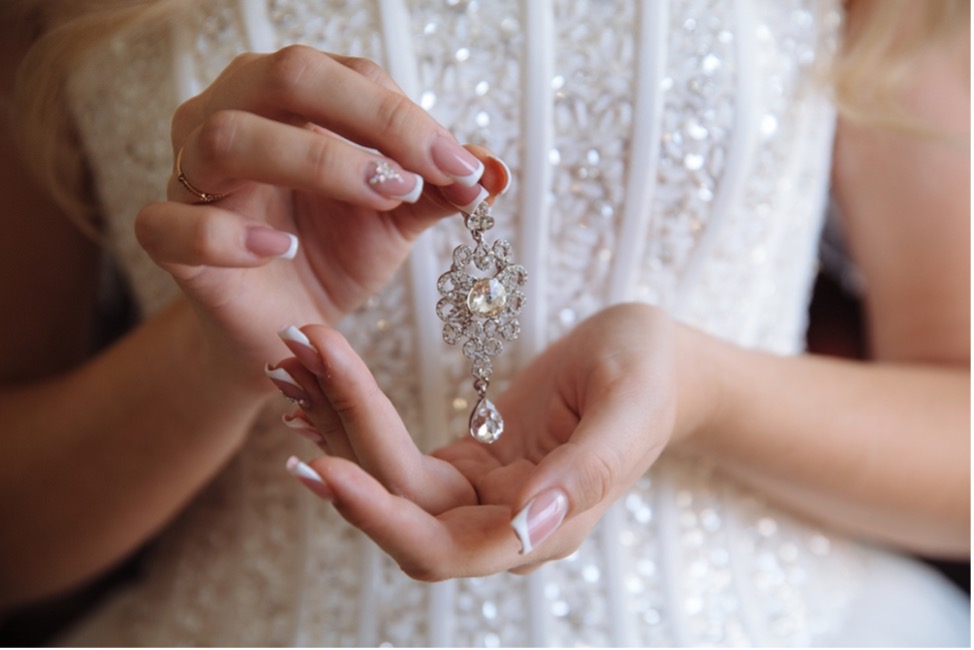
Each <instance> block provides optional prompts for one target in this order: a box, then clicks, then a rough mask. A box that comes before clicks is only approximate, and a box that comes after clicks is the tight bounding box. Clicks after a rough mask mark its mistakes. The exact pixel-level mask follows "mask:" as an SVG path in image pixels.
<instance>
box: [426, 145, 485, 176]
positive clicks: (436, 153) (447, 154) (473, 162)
mask: <svg viewBox="0 0 974 650" xmlns="http://www.w3.org/2000/svg"><path fill="white" fill-rule="evenodd" d="M430 153H431V155H432V156H433V162H434V163H435V164H436V166H437V167H439V168H440V171H441V172H443V173H444V174H446V175H447V176H449V177H450V178H452V179H453V180H455V181H456V182H458V183H460V184H461V185H463V186H465V187H473V186H474V185H476V183H477V181H479V180H480V177H481V176H483V174H484V163H482V162H480V160H478V159H477V157H476V156H474V155H473V154H472V153H470V152H469V151H467V150H466V149H464V148H463V147H461V146H460V145H459V144H457V143H456V141H455V140H452V139H450V138H447V137H446V136H440V137H438V138H437V139H436V140H435V141H434V142H433V147H432V148H431V150H430Z"/></svg>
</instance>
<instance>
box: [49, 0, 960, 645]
mask: <svg viewBox="0 0 974 650" xmlns="http://www.w3.org/2000/svg"><path fill="white" fill-rule="evenodd" d="M187 7H189V8H187V9H184V10H182V11H181V13H179V14H177V17H176V20H175V21H174V24H172V25H168V24H166V25H161V24H160V25H154V26H151V27H149V28H148V29H146V30H144V31H140V32H138V33H132V34H122V35H120V36H119V37H118V38H116V39H115V40H114V41H113V42H112V43H111V44H110V45H108V46H106V47H104V48H101V49H100V50H99V51H98V52H97V53H96V54H95V55H94V56H93V58H92V59H90V60H89V61H88V63H87V64H86V65H85V66H84V67H83V69H82V70H81V71H80V72H79V73H78V74H77V75H76V77H75V78H74V80H73V84H72V88H71V91H72V103H73V109H74V111H75V113H76V116H77V120H78V124H79V126H80V131H81V134H82V138H83V141H84V143H85V145H86V147H87V150H88V153H89V156H90V159H91V162H92V169H93V174H94V178H95V180H96V182H97V185H98V187H99V188H100V192H101V199H102V201H103V204H104V207H105V212H106V215H107V217H108V230H109V234H110V236H111V240H112V242H113V243H114V246H115V252H116V253H117V256H118V259H119V260H120V261H121V264H122V266H123V268H124V270H125V272H126V275H127V277H128V280H129V282H130V283H131V285H132V287H133V289H134V291H135V293H136V295H137V297H138V299H139V303H140V305H141V307H142V310H143V313H145V314H151V313H153V312H154V311H155V310H157V309H159V308H160V307H161V306H162V305H163V304H165V303H166V302H167V301H168V300H170V299H172V298H173V296H174V295H176V292H177V290H176V289H175V287H174V285H173V283H172V281H171V279H170V278H169V277H168V276H167V275H166V274H165V273H163V272H161V271H160V270H159V269H158V268H157V267H156V266H154V265H153V264H152V263H151V262H150V261H149V260H148V258H147V257H146V255H145V254H144V253H143V252H142V250H141V249H140V248H139V246H138V245H137V243H136V242H135V239H134V235H133V229H132V220H133V218H134V215H135V214H136V213H137V212H138V210H139V208H140V206H141V205H143V204H144V203H146V202H148V201H150V200H155V199H159V198H161V197H163V196H164V188H165V184H166V181H167V178H168V176H169V174H170V171H171V166H172V151H171V149H170V144H169V139H168V137H169V120H170V117H171V115H172V112H173V110H174V109H175V107H176V106H177V105H178V104H179V103H180V102H181V101H183V100H185V99H186V98H187V97H189V96H191V95H193V94H195V93H197V92H199V91H200V90H201V89H202V88H204V87H205V86H206V85H207V84H208V83H209V82H210V81H211V80H212V79H213V78H214V77H215V76H216V75H217V74H218V73H219V72H220V70H221V69H222V68H223V67H224V66H225V65H226V64H227V63H228V62H229V60H230V59H231V58H232V57H233V56H234V55H236V54H238V53H240V52H242V51H245V50H256V51H272V50H275V49H277V48H280V47H282V46H284V45H286V44H289V43H294V42H302V43H307V44H310V45H313V46H315V47H317V48H320V49H322V50H325V51H331V52H338V53H344V54H350V55H357V56H364V57H368V58H370V59H373V60H375V61H376V62H378V63H379V64H381V65H382V66H383V67H385V68H386V69H387V70H389V71H390V72H391V74H392V75H393V76H394V77H395V78H396V79H397V81H398V82H399V83H400V85H401V86H402V87H403V89H404V90H405V91H406V92H407V93H408V94H409V95H411V96H412V97H413V98H414V99H415V100H416V101H417V102H419V103H420V104H421V105H422V106H423V107H424V108H426V109H428V110H429V111H430V112H431V113H432V114H433V115H434V116H435V117H436V118H437V119H439V120H440V121H441V122H442V123H443V124H445V125H446V126H447V127H448V128H450V129H451V130H452V131H453V132H454V133H455V134H456V135H457V137H458V139H459V140H460V141H461V142H475V143H483V144H486V145H488V146H490V147H491V148H492V149H493V150H494V151H496V152H498V153H499V155H500V156H501V157H503V159H504V160H505V161H506V162H507V163H508V164H509V165H510V167H511V169H512V170H513V173H514V185H513V188H512V190H511V191H510V193H509V194H507V195H506V196H504V197H502V198H501V199H500V200H499V201H498V202H497V205H496V209H495V211H494V212H495V215H496V216H497V221H498V224H497V227H496V228H495V231H494V232H495V233H496V235H497V236H499V237H506V238H508V239H510V240H511V241H512V242H513V245H514V248H515V255H516V258H517V259H518V260H519V261H520V263H522V264H524V265H525V266H526V267H527V268H528V270H529V272H530V274H531V280H530V282H529V284H528V286H527V293H528V296H527V298H528V306H527V308H526V311H525V313H524V314H523V316H522V319H521V322H522V327H523V332H522V336H521V340H520V341H519V342H518V344H517V345H516V346H513V349H512V350H510V351H508V352H507V353H505V354H504V355H502V356H501V357H500V358H499V360H498V364H499V367H498V369H497V372H496V373H495V386H497V388H502V384H503V379H504V377H509V376H510V375H511V373H513V372H514V371H515V370H516V369H517V368H518V367H521V366H523V365H524V363H525V361H526V360H527V359H529V358H530V357H531V356H532V355H534V354H536V353H537V352H538V351H540V350H541V349H543V348H544V346H545V345H546V344H547V343H548V342H550V341H551V340H553V339H554V338H555V337H557V336H559V335H560V334H562V333H563V332H566V331H567V330H569V329H570V328H571V327H572V326H573V325H575V324H576V323H578V322H579V321H580V320H581V319H583V318H585V317H587V316H588V315H590V314H592V313H594V312H596V311H598V310H600V309H602V308H604V307H605V306H607V305H610V304H613V303H616V302H620V301H631V300H639V301H648V302H652V303H655V304H659V305H662V306H664V307H665V308H666V309H667V310H669V312H670V313H672V314H673V315H674V316H675V317H677V318H679V319H681V320H683V321H685V322H688V323H691V324H693V325H695V326H697V327H699V328H702V329H704V330H706V331H708V332H710V333H711V334H713V335H716V336H720V337H724V338H726V339H729V340H732V341H734V342H736V343H738V344H740V345H743V346H751V347H755V348H760V349H764V350H768V351H771V352H775V353H779V354H784V355H790V354H798V353H800V352H801V351H802V346H803V334H804V328H805V325H806V307H807V301H808V297H809V289H810V284H811V281H812V279H813V275H814V271H815V265H816V262H815V253H816V243H817V238H818V234H819V230H820V226H821V221H822V215H823V205H824V200H825V196H826V193H827V183H828V177H829V166H830V151H831V138H832V130H833V124H834V112H833V109H832V107H831V105H830V103H829V101H828V97H827V92H826V91H825V90H824V82H823V76H824V70H825V69H826V67H827V65H828V62H829V60H830V57H831V55H832V54H833V52H834V50H835V48H836V43H837V38H838V34H839V31H840V28H841V18H842V16H841V7H840V6H839V2H838V1H837V0H827V1H815V0H642V1H641V2H640V1H638V0H632V1H626V2H608V1H606V2H600V1H597V0H587V1H586V0H531V1H528V0H523V1H518V0H482V1H480V2H476V1H474V0H439V1H437V2H424V1H422V0H362V1H359V2H345V1H343V0H321V1H313V0H206V1H204V2H198V3H187ZM323 92H326V89H323ZM492 234H493V233H492ZM466 237H467V235H466V232H465V231H464V229H463V226H462V223H461V220H460V219H459V218H455V219H448V220H445V221H444V222H443V223H441V224H440V225H439V226H438V227H436V228H435V229H434V230H433V231H431V232H429V233H427V235H424V237H423V238H422V239H421V240H420V241H419V242H418V243H417V245H416V251H415V253H416V254H414V255H413V256H412V257H411V258H410V260H409V261H408V262H407V263H406V264H405V265H404V267H403V268H402V270H401V272H400V273H399V274H398V275H397V276H396V277H395V279H394V280H393V281H392V282H391V283H390V284H389V286H388V287H387V289H385V290H384V291H383V292H381V293H380V294H379V295H377V296H375V297H374V298H373V299H372V300H370V301H369V303H368V304H367V305H365V307H364V308H362V309H361V310H360V311H359V312H358V313H356V314H354V315H352V316H351V317H349V318H348V319H347V320H346V321H345V322H344V323H343V324H342V327H343V331H344V332H346V333H347V336H348V337H349V338H350V340H351V341H352V343H353V344H354V346H355V347H356V349H357V350H358V351H359V352H360V353H361V355H362V356H363V357H364V358H365V359H366V361H367V362H368V364H369V366H370V368H371V369H372V370H373V372H374V373H375V375H376V377H377V378H378V380H379V382H380V384H381V385H382V386H383V388H384V390H386V392H387V393H388V394H389V396H390V398H391V399H392V400H393V402H394V403H395V404H396V406H397V408H398V409H399V411H400V413H401V414H402V417H403V418H404V420H405V421H406V423H407V424H408V425H409V426H410V430H412V431H415V432H422V436H421V439H420V440H419V443H420V444H421V445H422V446H423V448H426V449H430V448H433V447H435V446H438V445H440V444H443V443H444V442H445V441H447V440H449V439H450V438H451V437H452V436H454V435H458V434H462V433H463V431H464V429H465V428H466V422H465V421H466V418H467V414H468V413H469V410H470V402H471V399H472V397H473V391H472V389H471V382H470V378H469V374H468V373H469V367H468V365H467V364H466V360H465V359H464V358H463V357H462V354H461V353H460V351H459V350H456V349H454V348H451V347H448V346H446V345H445V344H444V343H443V342H442V340H441V336H440V331H441V323H440V322H439V321H438V319H437V317H436V314H435V303H436V300H437V297H438V294H437V291H436V279H437V276H438V275H439V274H440V273H441V272H442V271H444V270H446V268H447V267H448V266H449V262H448V260H449V253H450V251H451V249H452V247H453V246H455V245H456V244H457V243H460V242H465V241H466ZM286 324H287V323H281V325H282V326H283V325H286ZM300 324H301V323H298V325H300ZM268 335H269V336H272V335H273V333H269V334H268ZM286 354H287V353H286V350H285V349H284V348H283V346H282V348H281V357H282V358H283V357H284V356H286ZM269 361H274V360H269ZM283 408H284V405H283V402H282V403H281V405H280V408H279V409H276V410H275V411H274V412H272V413H268V414H266V417H263V418H262V419H261V420H260V421H259V422H257V423H256V424H255V427H254V430H253V434H252V435H251V436H250V438H249V440H248V442H247V444H246V445H245V447H244V448H243V450H242V451H241V452H240V453H239V454H238V455H237V456H236V457H235V459H234V460H233V461H232V463H231V464H230V465H229V466H228V467H226V468H225V470H224V471H223V472H222V473H221V474H220V475H219V477H218V478H217V479H216V480H214V481H213V483H212V484H211V485H210V486H209V487H208V488H207V489H206V490H205V491H204V493H202V494H200V495H199V497H198V499H196V501H195V502H194V503H193V504H192V505H191V507H189V508H188V509H187V510H186V511H185V512H184V513H182V514H181V515H180V517H179V518H178V519H177V520H176V521H175V522H174V523H173V524H172V525H171V526H170V527H169V529H168V530H167V531H166V532H165V533H164V534H163V535H162V536H161V537H160V539H159V540H157V542H156V543H155V545H154V548H153V550H152V553H151V556H150V559H149V560H148V562H147V566H146V568H145V577H144V579H143V580H141V581H140V582H138V583H137V584H135V585H133V586H130V587H127V588H125V589H124V590H122V591H120V592H118V593H116V594H114V595H113V597H112V598H111V599H110V600H109V601H108V602H107V603H105V604H103V605H102V606H100V607H99V608H98V609H97V610H96V611H95V612H94V613H93V614H91V615H90V616H89V617H88V618H87V620H85V621H84V622H83V623H82V624H81V625H80V626H79V627H77V628H76V629H75V630H73V631H72V632H71V633H70V634H69V635H67V637H66V638H64V639H62V642H64V643H69V644H98V645H105V644H111V645H115V644H122V645H167V646H168V645H184V644H189V645H231V646H232V645H254V644H256V645H323V646H347V645H379V644H392V645H404V646H416V645H420V646H427V645H460V646H499V645H500V646H511V645H514V646H519V645H556V646H575V645H641V646H647V645H776V646H777V645H809V644H811V645H822V644H840V645H881V646H887V645H910V644H920V645H938V644H946V645H951V644H953V645H967V644H968V642H969V641H968V627H969V611H968V608H969V603H968V600H967V598H966V597H965V596H964V595H962V594H960V592H957V591H956V590H954V589H953V588H952V587H950V586H949V585H947V583H946V582H945V581H942V580H941V579H940V578H939V577H938V576H936V575H935V574H934V573H933V572H931V571H929V570H927V569H926V568H923V567H922V566H921V565H920V564H919V563H916V562H913V561H912V560H908V559H905V558H902V557H900V556H897V555H895V554H891V553H888V552H885V551H882V550H879V549H875V548H872V547H866V546H863V545H860V544H858V543H854V542H851V541H848V540H845V539H843V538H842V537H841V536H837V535H834V534H832V533H831V532H830V531H829V530H827V529H826V528H823V527H820V526H818V525H816V524H813V523H809V522H806V521H802V520H800V519H798V518H796V517H794V516H792V515H790V514H788V513H787V512H784V511H781V510H778V509H776V508H774V507H773V506H771V505H769V504H768V503H767V502H766V501H765V500H764V499H763V498H762V497H761V496H760V495H758V494H754V493H751V492H749V491H747V490H745V489H743V488H741V487H739V486H738V485H736V484H735V483H733V482H731V481H730V480H728V479H725V478H724V477H723V476H722V475H721V474H720V472H719V470H718V469H717V468H715V467H713V466H711V465H709V464H706V463H704V462H701V461H700V460H696V459H691V458H682V457H679V456H675V455H673V454H664V456H663V457H662V458H661V459H660V460H659V462H658V463H657V464H656V466H654V467H653V469H652V470H651V471H650V472H649V473H648V474H647V475H646V476H645V477H644V478H643V479H642V480H641V481H639V483H638V485H637V486H636V487H635V488H634V489H633V490H632V491H631V492H630V493H629V494H628V495H627V496H626V497H625V498H623V499H621V500H620V501H619V502H618V503H617V504H616V506H615V507H614V509H612V510H611V511H610V513H609V514H608V515H607V516H606V517H605V518H604V519H603V520H602V521H601V522H600V524H599V525H598V527H597V528H596V529H595V531H594V532H593V533H592V535H591V536H590V537H589V539H588V540H587V541H586V542H585V544H584V545H583V546H582V547H581V549H579V551H578V552H577V553H575V554H574V555H572V556H571V557H569V558H568V559H566V560H563V561H561V562H557V563H553V564H550V565H547V566H545V567H544V568H543V569H542V570H541V571H539V572H537V573H536V574H534V575H531V576H529V577H518V576H513V575H508V574H502V575H497V576H492V577H489V578H482V579H472V580H455V581H449V582H446V583H441V584H434V585H428V584H421V583H416V582H414V581H412V580H410V579H409V578H407V577H406V576H405V575H403V574H402V573H401V572H400V571H399V570H398V568H397V567H396V566H395V564H394V563H393V562H392V561H391V560H389V559H388V558H387V557H385V556H384V555H383V553H382V552H381V551H379V550H377V549H376V547H375V546H374V545H372V543H371V542H370V541H368V540H367V539H365V538H364V537H363V536H362V535H360V534H359V533H358V532H357V531H355V530H354V529H352V528H350V527H349V526H348V525H346V524H345V523H344V522H343V521H342V519H341V518H340V517H339V516H338V515H337V514H336V513H335V512H334V510H333V509H332V508H331V506H329V505H328V504H326V503H323V502H321V501H319V500H317V499H315V498H314V497H312V496H310V495H309V494H308V493H307V491H306V490H304V489H302V488H301V487H300V486H299V485H296V484H295V483H294V481H293V479H292V478H291V477H289V476H288V475H287V474H286V473H285V471H284V461H285V459H286V458H287V457H288V455H289V454H291V453H297V454H299V455H300V456H302V457H305V458H307V457H311V456H313V455H314V454H315V452H316V450H315V449H314V448H313V447H311V446H305V445H306V444H307V443H305V442H303V441H300V440H297V436H295V435H294V433H293V432H292V431H290V430H288V429H286V428H283V427H282V425H281V424H280V421H279V417H280V413H281V411H282V410H283ZM782 433H783V435H787V432H782ZM512 534H513V533H512Z"/></svg>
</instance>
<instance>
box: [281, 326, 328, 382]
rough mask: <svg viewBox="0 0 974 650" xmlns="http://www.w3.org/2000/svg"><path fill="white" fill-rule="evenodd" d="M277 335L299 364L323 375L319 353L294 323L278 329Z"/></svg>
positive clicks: (323, 366) (323, 368)
mask: <svg viewBox="0 0 974 650" xmlns="http://www.w3.org/2000/svg"><path fill="white" fill-rule="evenodd" d="M277 335H278V336H279V337H281V340H282V341H284V343H285V345H287V347H288V349H289V350H291V352H293V353H294V356H295V357H297V359H298V361H300V362H301V365H303V366H304V367H305V368H307V369H308V370H310V371H311V372H313V373H314V374H316V375H318V376H322V375H324V373H325V365H324V363H322V361H321V354H320V353H319V352H318V349H317V348H316V347H315V346H314V345H313V344H312V343H311V341H310V340H309V339H308V337H307V336H305V334H304V332H302V331H301V330H299V329H298V328H297V327H295V326H294V325H288V326H287V327H285V328H284V329H282V330H281V331H279V332H278V333H277Z"/></svg>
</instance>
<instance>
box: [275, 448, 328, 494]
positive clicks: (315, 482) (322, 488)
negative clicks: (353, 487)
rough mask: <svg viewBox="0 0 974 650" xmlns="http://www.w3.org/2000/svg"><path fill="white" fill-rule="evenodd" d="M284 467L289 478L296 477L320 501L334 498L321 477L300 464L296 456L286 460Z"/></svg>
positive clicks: (304, 464) (305, 464)
mask: <svg viewBox="0 0 974 650" xmlns="http://www.w3.org/2000/svg"><path fill="white" fill-rule="evenodd" d="M285 467H286V468H287V471H288V473H290V474H291V476H294V477H296V478H297V479H298V480H299V481H301V482H302V483H303V484H304V485H305V487H307V488H308V489H309V490H311V491H312V492H314V493H315V494H317V495H318V496H319V497H321V498H322V499H325V500H326V501H331V500H333V499H334V498H335V494H334V493H333V492H332V491H331V489H330V488H329V487H328V484H327V483H325V481H324V479H323V478H321V475H320V474H318V472H316V471H314V470H313V469H311V466H310V465H308V464H307V463H304V462H302V461H301V459H299V458H298V457H297V456H291V457H290V458H288V459H287V464H286V465H285Z"/></svg>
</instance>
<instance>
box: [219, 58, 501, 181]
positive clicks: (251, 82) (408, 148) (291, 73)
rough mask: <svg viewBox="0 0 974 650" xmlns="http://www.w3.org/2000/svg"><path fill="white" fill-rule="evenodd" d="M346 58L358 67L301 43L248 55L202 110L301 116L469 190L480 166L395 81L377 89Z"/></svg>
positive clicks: (430, 178)
mask: <svg viewBox="0 0 974 650" xmlns="http://www.w3.org/2000/svg"><path fill="white" fill-rule="evenodd" d="M350 60H351V61H356V62H360V61H361V59H336V58H334V57H332V56H330V55H327V54H325V53H323V52H319V51H318V50H315V49H313V48H310V47H306V46H300V45H295V46H290V47H287V48H284V49H282V50H279V51H278V52H275V53H273V54H269V55H265V56H259V57H249V58H247V59H246V60H244V61H243V62H241V63H240V64H239V65H238V66H237V67H236V68H231V69H229V70H228V72H227V80H226V83H219V84H217V85H215V86H214V93H213V96H212V97H210V98H209V99H210V101H209V102H207V111H208V112H215V111H219V110H221V109H238V110H246V111H251V112H254V113H257V114H260V115H263V116H265V117H270V118H272V119H280V120H290V121H294V118H295V117H299V118H301V119H302V120H305V121H308V122H313V123H315V124H318V125H320V126H322V127H325V128H327V129H329V130H332V131H334V132H335V133H338V134H340V135H342V136H343V137H345V138H348V139H349V140H352V141H353V142H356V143H357V144H360V145H364V146H366V147H371V148H374V149H377V150H379V151H381V152H382V153H383V154H385V155H387V156H389V157H391V158H393V159H395V160H396V161H397V162H399V163H400V164H401V165H402V166H403V167H405V168H406V169H409V170H411V171H414V172H417V173H419V174H421V175H422V176H423V177H424V178H426V179H427V180H428V181H430V182H431V183H433V184H434V185H449V184H452V183H454V182H459V183H461V184H463V185H467V186H472V185H473V184H475V183H476V182H477V180H479V178H480V175H481V174H482V173H483V170H484V166H483V164H482V163H481V162H480V161H479V160H478V159H477V158H476V157H475V156H473V155H472V154H471V153H470V152H468V151H467V150H466V149H464V148H463V147H461V146H460V144H459V143H458V142H457V141H456V140H455V139H454V138H453V136H452V135H450V133H449V132H448V131H447V130H446V129H445V128H443V127H442V126H441V125H439V124H438V123H437V122H436V120H434V119H433V118H432V117H431V116H430V115H429V113H427V112H426V111H425V110H423V109H422V108H421V107H420V106H417V105H416V104H415V103H414V102H412V101H411V100H410V99H409V98H408V97H407V96H406V95H404V94H403V93H402V92H401V91H400V90H399V89H398V87H396V86H395V84H394V83H389V82H383V83H377V82H376V81H375V79H376V78H380V79H381V78H382V76H381V75H376V74H362V73H360V72H359V71H357V70H356V69H353V68H351V67H349V66H348V65H346V64H345V63H347V62H348V61H350ZM376 67H377V66H376ZM356 68H358V69H361V68H362V64H360V63H357V64H356ZM236 77H241V78H240V79H237V78H236Z"/></svg>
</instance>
